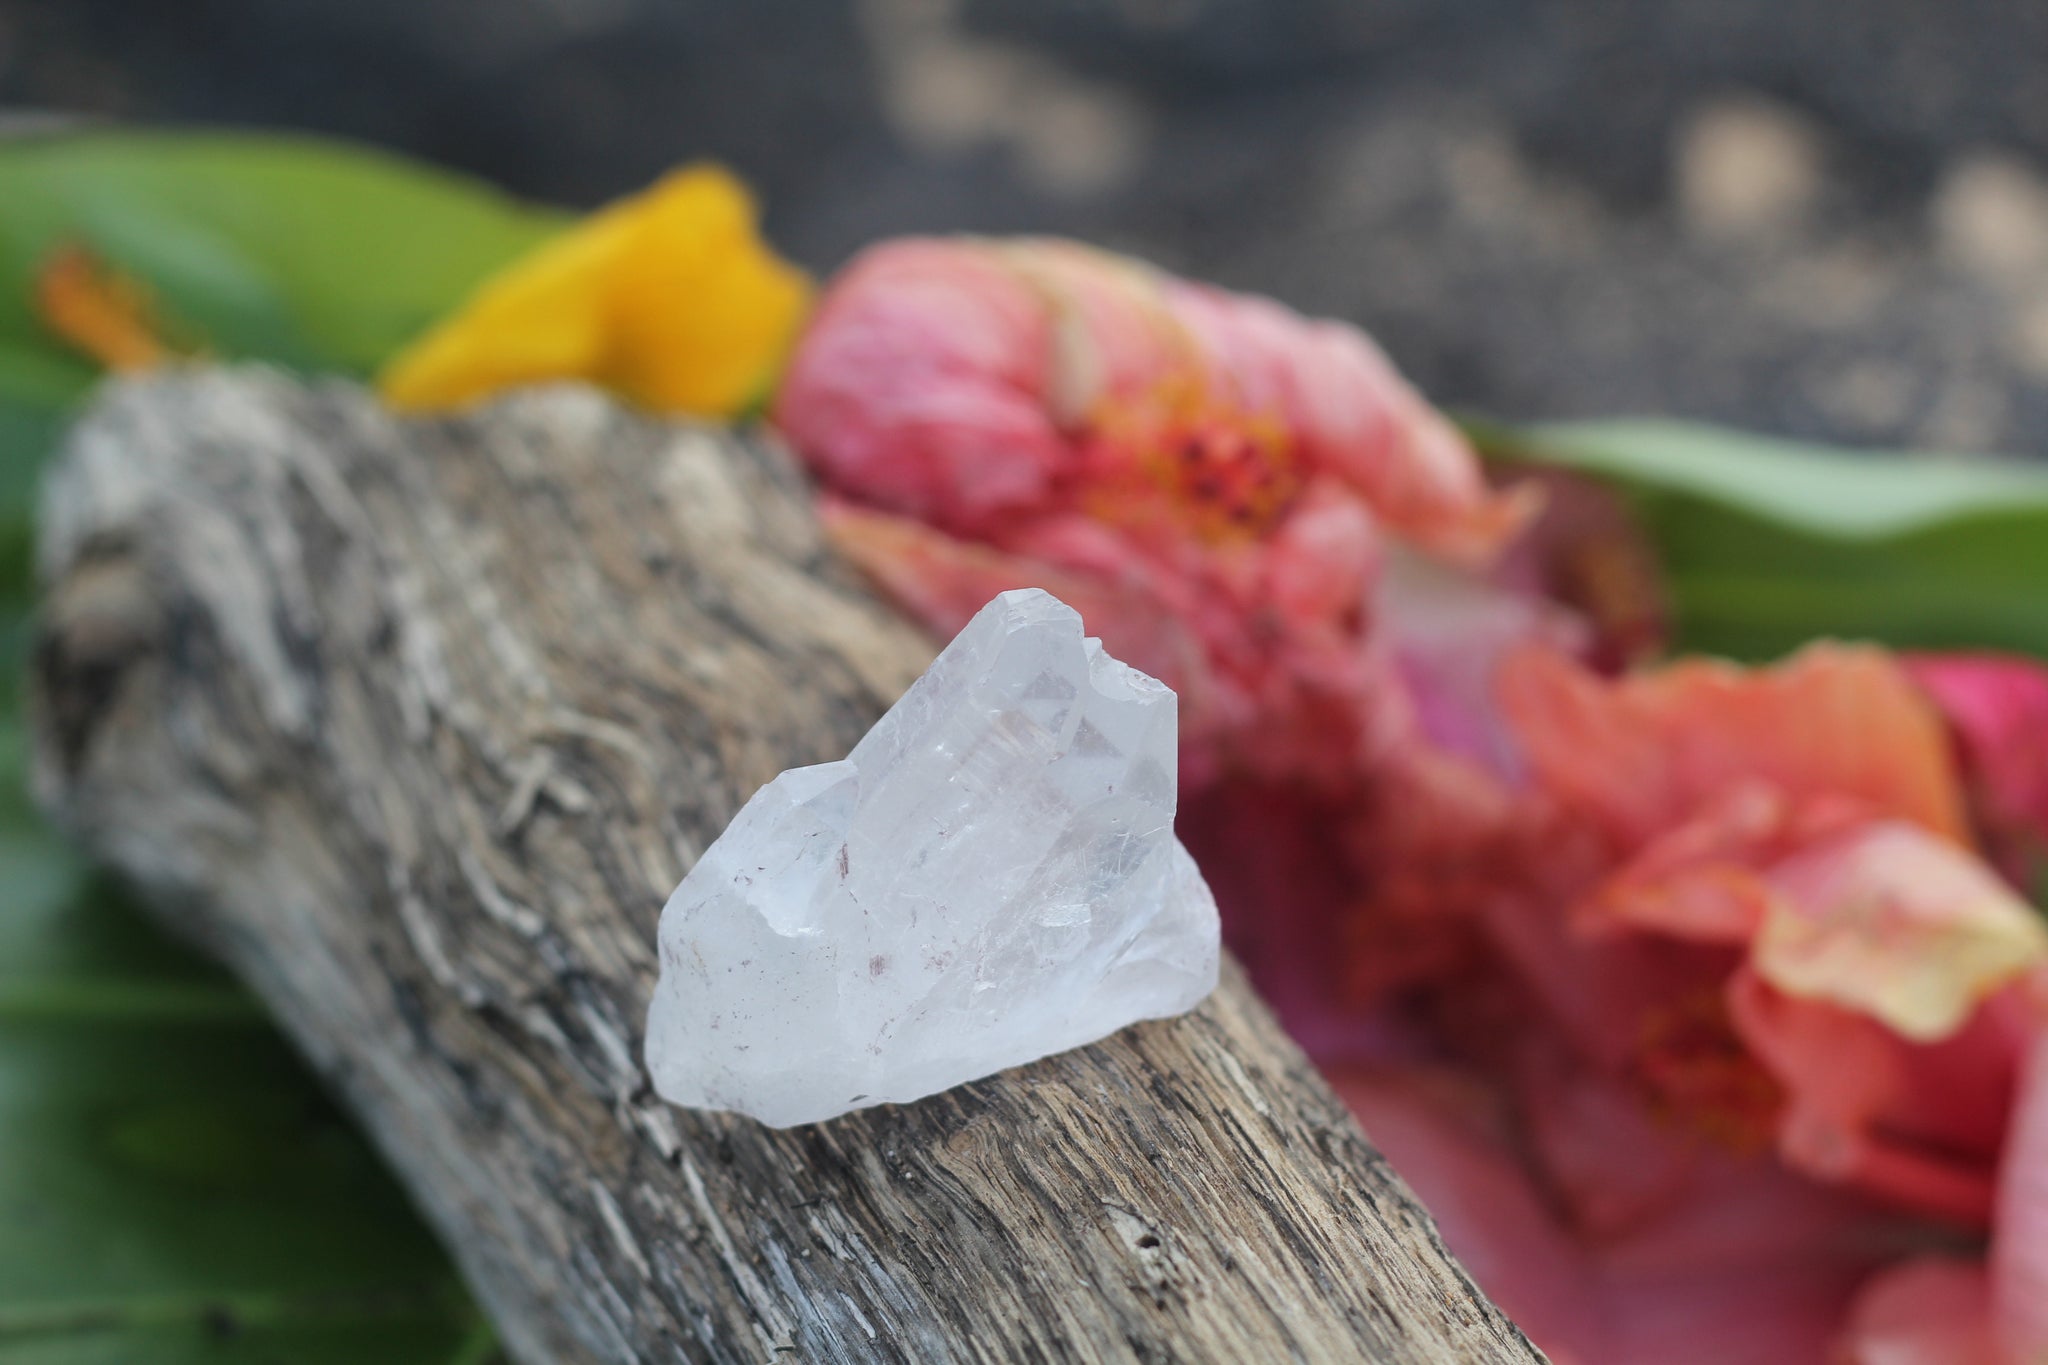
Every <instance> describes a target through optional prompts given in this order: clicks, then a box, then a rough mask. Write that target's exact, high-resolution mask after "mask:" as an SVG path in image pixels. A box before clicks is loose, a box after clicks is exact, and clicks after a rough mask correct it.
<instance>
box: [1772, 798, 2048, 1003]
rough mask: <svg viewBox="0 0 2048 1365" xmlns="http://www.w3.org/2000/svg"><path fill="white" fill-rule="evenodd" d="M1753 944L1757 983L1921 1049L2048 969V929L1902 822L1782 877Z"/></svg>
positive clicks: (1846, 842)
mask: <svg viewBox="0 0 2048 1365" xmlns="http://www.w3.org/2000/svg"><path fill="white" fill-rule="evenodd" d="M1769 880H1770V883H1771V886H1772V888H1773V889H1774V890H1775V891H1776V893H1777V894H1776V895H1775V896H1774V897H1772V899H1771V901H1770V906H1769V910H1768V912H1767V913H1766V914H1765V916H1764V920H1763V924H1762V925H1761V927H1760V929H1759V930H1758V933H1757V936H1756V939H1755V940H1754V942H1753V943H1752V945H1751V961H1752V962H1753V963H1754V964H1755V967H1756V970H1757V974H1758V975H1759V976H1761V977H1762V978H1763V979H1764V980H1766V981H1768V982H1770V983H1771V984H1772V985H1773V986H1776V987H1777V988H1778V989H1779V990H1781V991H1784V992H1785V993H1786V994H1788V995H1794V996H1800V997H1803V998H1806V999H1813V1000H1826V1001H1830V1002H1832V1003H1834V1004H1837V1005H1840V1006H1842V1007H1843V1008H1845V1009H1850V1010H1855V1011H1858V1012H1860V1013H1863V1014H1867V1015H1869V1016H1870V1017H1871V1018H1873V1019H1876V1020H1879V1021H1880V1022H1882V1023H1883V1024H1884V1025H1885V1026H1886V1027H1888V1028H1890V1029H1892V1030H1893V1031H1894V1032H1896V1033H1898V1034H1899V1035H1901V1036H1902V1037H1905V1038H1909V1039H1913V1040H1916V1041H1920V1042H1931V1041H1934V1040H1936V1039H1940V1038H1946V1037H1948V1036H1949V1035H1951V1034H1953V1033H1954V1032H1955V1031H1956V1030H1957V1029H1958V1028H1960V1027H1961V1026H1962V1025H1963V1023H1964V1021H1965V1020H1967V1019H1968V1018H1969V1017H1970V1015H1971V1013H1972V1012H1973V1011H1974V1010H1975V1009H1976V1007H1977V1005H1978V1004H1979V1002H1981V1001H1983V1000H1984V999H1985V998H1987V997H1988V996H1990V995H1991V994H1992V993H1994V992H1995V991H1997V990H1999V989H2000V988H2001V987H2003V986H2004V985H2006V984H2007V983H2008V982H2011V981H2013V980H2014V979H2016V978H2017V977H2019V976H2021V975H2022V974H2024V973H2026V972H2027V971H2029V970H2031V969H2033V968H2034V967H2036V966H2038V965H2040V964H2041V963H2043V962H2044V961H2048V927H2044V926H2043V924H2042V922H2041V919H2040V917H2039V916H2038V915H2036V914H2035V913H2034V911H2033V910H2032V908H2031V907H2029V906H2027V905H2026V904H2025V903H2024V902H2022V901H2021V900H2020V899H2019V898H2018V897H2016V896H2015V895H2013V894H2012V892H2011V890H2010V889H2008V888H2007V886H2006V885H2005V883H2004V882H2002V881H2000V880H1999V879H1998V878H1997V877H1996V876H1995V875H1993V873H1992V872H1991V870H1990V869H1989V868H1987V867H1985V866H1984V865H1983V864H1982V863H1979V862H1978V861H1977V860H1976V859H1975V858H1972V857H1970V856H1969V855H1968V854H1966V853H1964V852H1962V851H1961V850H1960V849H1958V848H1957V847H1956V846H1955V845H1953V844H1951V843H1948V842H1947V841H1945V840H1942V839H1937V838H1935V837H1934V836H1933V835H1931V834H1929V833H1927V832H1926V831H1925V830H1922V829H1918V828H1915V827H1914V826H1912V825H1908V824H1904V823H1902V822H1897V821H1886V822H1881V823H1877V824H1872V825H1868V826H1866V827H1864V828H1861V829H1858V830H1856V831H1855V832H1853V833H1851V834H1848V835H1844V836H1842V837H1839V838H1837V839H1834V840H1832V841H1830V842H1828V843H1825V844H1822V845H1820V846H1819V847H1816V848H1813V849H1810V850H1808V851H1806V852H1804V853H1801V854H1798V855H1796V856H1795V857H1792V858H1790V859H1788V860H1786V861H1785V862H1782V863H1780V864H1778V865H1777V866H1776V867H1774V868H1773V869H1771V871H1770V874H1769Z"/></svg>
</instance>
